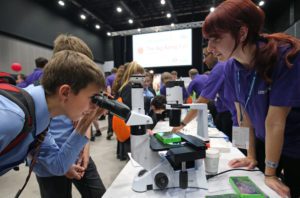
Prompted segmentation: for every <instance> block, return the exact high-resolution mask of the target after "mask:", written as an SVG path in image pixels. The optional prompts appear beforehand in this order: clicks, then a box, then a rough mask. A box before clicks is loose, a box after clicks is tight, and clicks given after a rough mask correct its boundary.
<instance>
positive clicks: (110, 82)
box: [106, 67, 117, 140]
mask: <svg viewBox="0 0 300 198" xmlns="http://www.w3.org/2000/svg"><path fill="white" fill-rule="evenodd" d="M116 73H117V68H115V67H114V68H112V69H111V74H110V75H109V76H107V78H106V92H107V93H108V94H109V95H112V91H111V89H112V86H113V83H114V81H115V78H116ZM112 96H113V95H112ZM112 136H113V130H112V115H111V114H110V113H108V128H107V136H106V139H107V140H110V139H111V137H112Z"/></svg>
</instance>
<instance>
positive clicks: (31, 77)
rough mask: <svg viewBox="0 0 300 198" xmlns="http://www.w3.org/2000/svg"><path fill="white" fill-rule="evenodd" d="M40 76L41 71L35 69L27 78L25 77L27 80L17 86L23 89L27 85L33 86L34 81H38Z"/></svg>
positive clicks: (40, 69)
mask: <svg viewBox="0 0 300 198" xmlns="http://www.w3.org/2000/svg"><path fill="white" fill-rule="evenodd" d="M42 75H43V69H42V68H35V69H34V71H33V72H32V73H31V74H30V75H29V76H27V78H26V79H25V80H24V81H23V82H21V83H19V84H18V85H17V86H18V87H22V88H25V87H27V86H28V85H30V84H33V83H34V82H35V81H38V80H40V78H41V77H42Z"/></svg>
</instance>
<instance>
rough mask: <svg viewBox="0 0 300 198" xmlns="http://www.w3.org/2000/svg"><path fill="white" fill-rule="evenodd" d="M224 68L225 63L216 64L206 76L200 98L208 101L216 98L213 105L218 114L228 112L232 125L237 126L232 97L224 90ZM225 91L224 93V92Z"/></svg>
mask: <svg viewBox="0 0 300 198" xmlns="http://www.w3.org/2000/svg"><path fill="white" fill-rule="evenodd" d="M225 66H226V62H218V63H217V64H216V65H215V66H214V68H213V69H212V70H211V72H210V74H209V75H208V79H207V82H206V85H205V87H204V88H203V90H202V92H201V96H202V97H204V98H207V99H209V100H214V99H215V98H216V97H217V99H218V100H217V102H216V103H215V105H216V109H217V111H218V112H224V111H230V113H231V115H232V121H233V125H234V126H237V125H238V122H237V117H236V110H235V106H234V97H233V95H232V93H231V92H230V91H229V90H228V89H225V88H224V86H225V83H224V80H225V75H224V71H225ZM225 91H226V92H225Z"/></svg>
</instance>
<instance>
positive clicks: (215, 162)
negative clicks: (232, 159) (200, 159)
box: [204, 148, 220, 174]
mask: <svg viewBox="0 0 300 198" xmlns="http://www.w3.org/2000/svg"><path fill="white" fill-rule="evenodd" d="M219 159H220V152H219V150H218V149H213V148H209V149H207V150H206V158H205V160H204V161H205V171H206V173H207V174H216V173H218V168H219Z"/></svg>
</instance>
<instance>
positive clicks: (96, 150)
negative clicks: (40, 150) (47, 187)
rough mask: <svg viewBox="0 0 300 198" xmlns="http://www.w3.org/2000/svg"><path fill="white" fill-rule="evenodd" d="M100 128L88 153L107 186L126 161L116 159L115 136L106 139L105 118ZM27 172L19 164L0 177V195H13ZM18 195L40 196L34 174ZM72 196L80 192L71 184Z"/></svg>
mask: <svg viewBox="0 0 300 198" xmlns="http://www.w3.org/2000/svg"><path fill="white" fill-rule="evenodd" d="M99 123H100V127H101V129H102V136H100V137H97V138H96V141H95V142H91V146H90V154H91V156H92V158H93V160H94V161H95V163H96V165H97V168H98V172H99V174H100V177H101V179H102V181H103V183H104V185H105V187H106V188H108V187H109V186H110V185H111V183H112V182H113V180H114V179H115V178H116V176H117V175H118V173H119V172H120V171H121V169H122V168H123V167H124V166H125V164H126V161H120V160H118V159H116V145H117V141H116V138H115V137H113V138H112V140H106V129H107V120H103V121H99ZM27 173H28V168H27V167H25V166H24V165H21V166H20V171H13V170H12V171H10V172H8V173H7V174H5V175H3V176H1V177H0V197H5V198H10V197H14V196H15V194H16V192H17V191H18V189H19V188H21V186H22V185H23V184H24V181H25V178H26V176H27ZM20 197H22V198H23V197H24V198H38V197H40V194H39V188H38V184H37V182H36V178H35V175H34V174H32V176H31V178H30V181H29V182H28V184H27V187H26V188H25V190H24V191H23V193H22V195H21V196H20ZM73 197H74V198H79V197H80V194H79V193H78V191H77V190H76V188H75V186H73Z"/></svg>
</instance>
